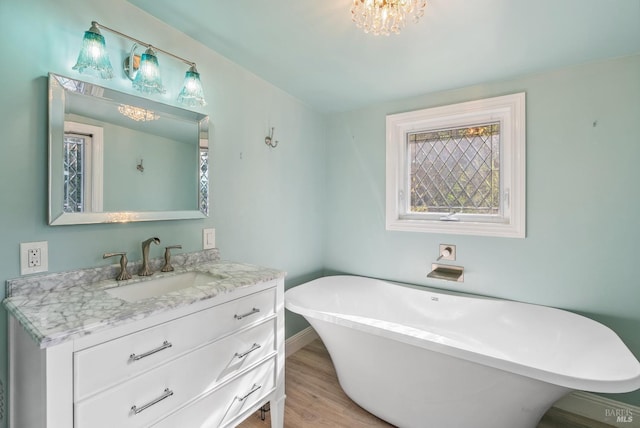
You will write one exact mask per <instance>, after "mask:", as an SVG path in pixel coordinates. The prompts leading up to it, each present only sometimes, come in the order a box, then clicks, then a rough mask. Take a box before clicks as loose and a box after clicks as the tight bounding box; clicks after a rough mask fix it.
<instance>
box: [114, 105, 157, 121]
mask: <svg viewBox="0 0 640 428" xmlns="http://www.w3.org/2000/svg"><path fill="white" fill-rule="evenodd" d="M118 111H119V112H120V113H121V114H123V115H125V116H127V117H128V118H129V119H133V120H135V121H136V122H140V121H142V122H147V121H151V120H158V119H160V116H158V115H157V114H155V113H154V112H153V111H152V110H147V109H144V108H142V107H135V106H130V105H128V104H120V105H119V106H118Z"/></svg>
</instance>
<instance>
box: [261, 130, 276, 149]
mask: <svg viewBox="0 0 640 428" xmlns="http://www.w3.org/2000/svg"><path fill="white" fill-rule="evenodd" d="M274 129H275V128H274V127H271V133H270V134H269V135H267V136H266V137H264V143H265V144H266V145H267V146H269V147H271V148H273V149H275V148H276V147H277V146H278V142H277V141H275V142H274V141H273V131H274Z"/></svg>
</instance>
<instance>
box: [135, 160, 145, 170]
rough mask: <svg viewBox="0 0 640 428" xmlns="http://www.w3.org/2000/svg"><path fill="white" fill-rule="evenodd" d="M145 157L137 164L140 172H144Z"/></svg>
mask: <svg viewBox="0 0 640 428" xmlns="http://www.w3.org/2000/svg"><path fill="white" fill-rule="evenodd" d="M142 161H143V159H140V163H139V164H138V165H136V169H137V170H138V171H140V172H144V166H142Z"/></svg>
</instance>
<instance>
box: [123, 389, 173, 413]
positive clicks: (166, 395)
mask: <svg viewBox="0 0 640 428" xmlns="http://www.w3.org/2000/svg"><path fill="white" fill-rule="evenodd" d="M172 395H173V391H172V390H170V389H169V388H165V390H164V393H163V394H162V395H161V396H160V397H158V398H156V399H155V400H152V401H149V402H148V403H147V404H143V405H142V406H140V407H138V406H135V405H134V406H131V411H132V412H133V414H134V415H137V414H138V413H140V412H142V411H143V410H146V409H148V408H149V407H151V406H153V405H154V404H158V403H159V402H161V401H162V400H164V399H165V398H169V397H171V396H172Z"/></svg>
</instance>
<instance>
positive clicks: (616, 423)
mask: <svg viewBox="0 0 640 428" xmlns="http://www.w3.org/2000/svg"><path fill="white" fill-rule="evenodd" d="M553 407H557V408H558V409H561V410H564V411H566V412H570V413H574V414H576V415H580V416H583V417H585V418H589V419H592V420H594V421H598V422H602V423H604V424H609V425H611V426H613V427H622V428H640V407H638V406H634V405H632V404H626V403H622V402H620V401H615V400H611V399H608V398H604V397H601V396H599V395H595V394H590V393H588V392H582V391H576V392H572V393H571V394H569V395H567V396H566V397H563V398H561V399H560V400H558V402H556V404H554V405H553Z"/></svg>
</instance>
